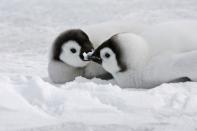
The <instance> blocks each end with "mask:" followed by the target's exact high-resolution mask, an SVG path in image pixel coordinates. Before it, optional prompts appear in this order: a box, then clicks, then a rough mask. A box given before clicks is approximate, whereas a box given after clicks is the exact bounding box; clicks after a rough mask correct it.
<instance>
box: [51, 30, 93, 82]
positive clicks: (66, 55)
mask: <svg viewBox="0 0 197 131" xmlns="http://www.w3.org/2000/svg"><path fill="white" fill-rule="evenodd" d="M93 49H94V48H93V45H92V43H91V42H90V40H89V37H88V36H87V34H86V33H85V32H83V31H82V30H80V29H72V30H68V31H66V32H63V33H62V34H60V35H59V36H58V37H57V38H56V40H55V42H54V43H53V46H52V50H51V56H50V60H49V64H48V74H49V77H50V79H51V80H52V81H53V82H54V83H59V84H60V83H65V82H68V81H71V80H74V78H75V77H76V76H83V73H84V67H86V66H87V65H88V63H89V61H86V60H85V59H84V56H83V53H84V52H85V53H88V52H91V51H93Z"/></svg>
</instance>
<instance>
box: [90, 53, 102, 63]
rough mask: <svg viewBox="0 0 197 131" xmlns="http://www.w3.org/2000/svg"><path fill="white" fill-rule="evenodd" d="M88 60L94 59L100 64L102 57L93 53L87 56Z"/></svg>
mask: <svg viewBox="0 0 197 131" xmlns="http://www.w3.org/2000/svg"><path fill="white" fill-rule="evenodd" d="M88 60H91V61H94V62H96V63H98V64H102V59H101V58H100V57H97V56H94V55H91V56H88Z"/></svg>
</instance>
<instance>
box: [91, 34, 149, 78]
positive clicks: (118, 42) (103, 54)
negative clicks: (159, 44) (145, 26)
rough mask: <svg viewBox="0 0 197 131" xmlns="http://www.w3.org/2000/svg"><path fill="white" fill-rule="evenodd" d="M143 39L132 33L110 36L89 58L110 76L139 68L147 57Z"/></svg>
mask: <svg viewBox="0 0 197 131" xmlns="http://www.w3.org/2000/svg"><path fill="white" fill-rule="evenodd" d="M147 53H148V48H147V44H146V42H145V41H144V39H143V38H142V37H140V36H137V35H135V34H132V33H121V34H117V35H114V36H112V37H111V38H110V39H108V40H107V41H105V42H104V43H102V44H101V45H100V46H99V47H98V48H97V49H96V50H95V51H94V53H93V54H92V56H91V57H90V58H89V59H90V60H92V61H94V62H97V63H99V64H101V65H102V66H103V68H104V69H105V70H106V71H108V72H109V73H111V74H115V73H118V72H124V71H126V70H128V69H135V68H138V67H141V66H142V65H143V63H145V61H146V58H147V56H148V54H147Z"/></svg>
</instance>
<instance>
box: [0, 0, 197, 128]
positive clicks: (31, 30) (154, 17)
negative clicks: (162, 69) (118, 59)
mask: <svg viewBox="0 0 197 131" xmlns="http://www.w3.org/2000/svg"><path fill="white" fill-rule="evenodd" d="M0 3H1V4H0V56H1V57H0V61H1V64H0V131H7V130H20V131H21V130H25V131H26V130H27V131H28V130H31V131H32V130H33V131H34V130H35V131H46V130H47V131H65V130H69V131H78V130H82V131H89V130H90V131H91V130H93V131H97V130H99V131H100V130H102V131H110V130H115V131H116V130H117V131H119V130H121V131H129V130H137V131H144V130H159V131H165V130H167V131H176V130H177V131H180V130H181V131H195V130H197V83H196V82H186V83H174V84H163V85H161V86H159V87H156V88H153V89H150V90H136V89H121V88H120V87H118V86H116V85H115V83H114V82H113V81H112V83H114V84H110V82H109V81H102V80H99V79H93V80H87V79H85V78H82V77H77V78H76V80H74V81H71V82H68V83H66V84H64V85H55V84H52V83H50V82H49V81H48V79H47V76H48V74H47V62H48V53H49V49H50V47H51V44H52V42H53V40H54V39H55V37H56V36H57V35H58V34H59V33H60V32H62V31H64V30H66V29H67V28H72V27H81V26H85V25H90V24H100V23H103V22H108V21H116V20H126V21H127V20H128V21H129V20H132V21H133V22H142V23H146V24H148V25H151V24H155V23H160V22H164V21H172V20H179V19H189V20H196V19H197V2H196V0H166V1H163V0H124V1H118V0H99V1H92V0H84V1H80V0H77V1H70V0H56V1H53V0H42V1H40V0H29V1H26V0H12V1H7V0H0Z"/></svg>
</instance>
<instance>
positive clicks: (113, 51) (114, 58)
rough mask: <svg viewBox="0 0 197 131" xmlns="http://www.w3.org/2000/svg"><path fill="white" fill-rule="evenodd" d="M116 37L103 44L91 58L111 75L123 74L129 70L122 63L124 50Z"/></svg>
mask: <svg viewBox="0 0 197 131" xmlns="http://www.w3.org/2000/svg"><path fill="white" fill-rule="evenodd" d="M116 37H117V36H116V35H114V36H112V37H111V38H110V39H108V40H107V41H105V42H103V43H102V44H101V45H100V46H99V47H98V48H97V49H96V50H95V51H94V53H93V54H92V55H91V56H90V57H89V59H90V60H92V61H94V62H96V63H98V64H101V65H102V66H103V68H104V69H105V70H107V71H108V72H110V73H116V72H123V71H125V70H126V69H127V67H126V66H125V64H124V62H123V61H122V50H121V48H120V45H119V42H118V40H117V39H116Z"/></svg>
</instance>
